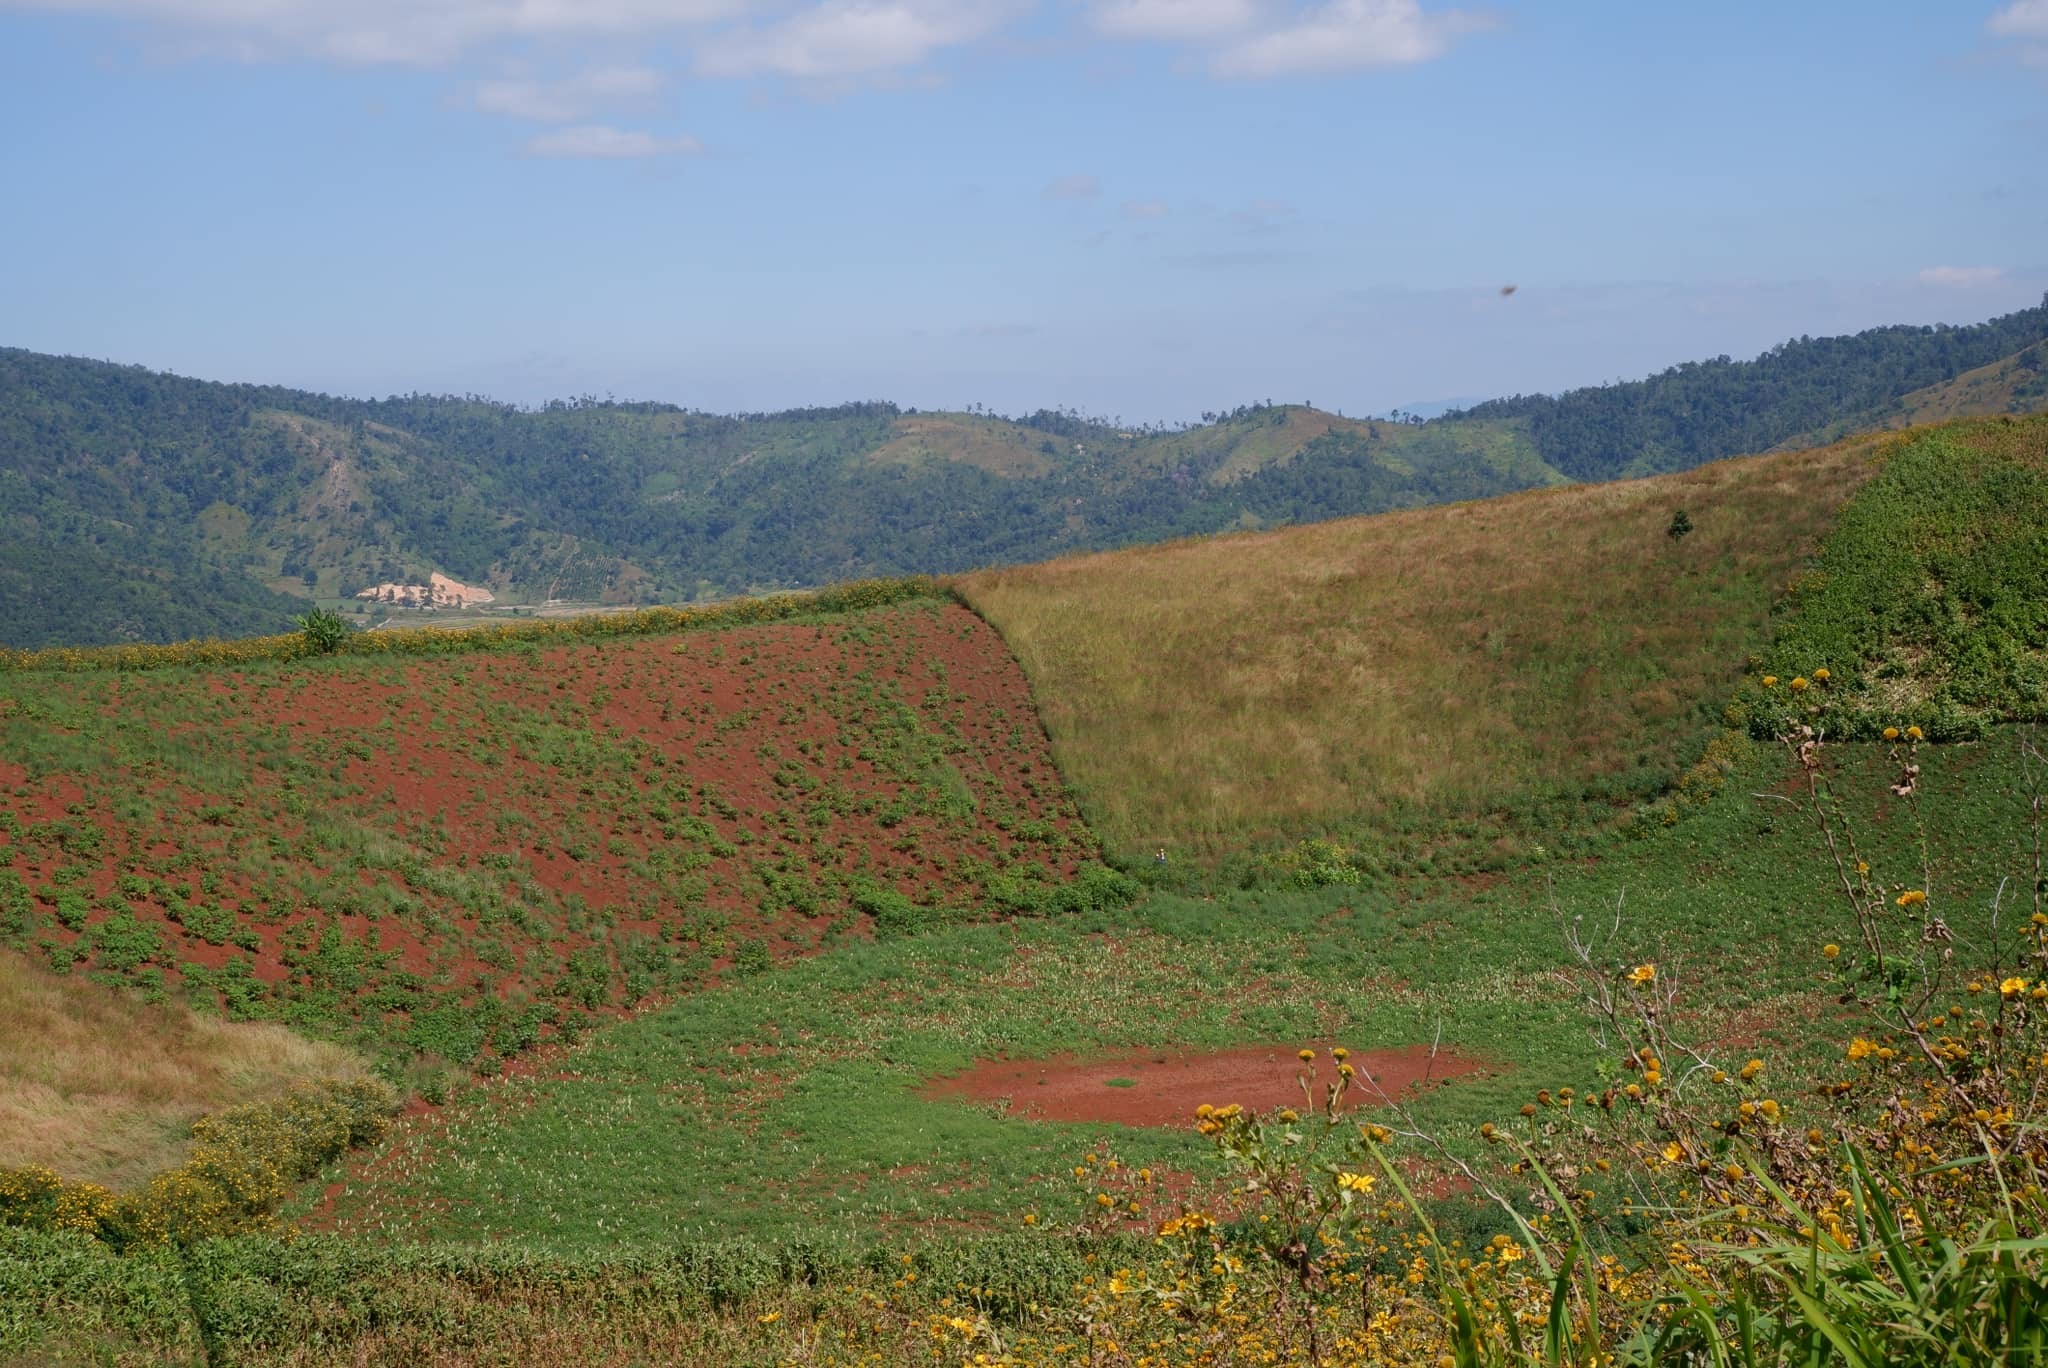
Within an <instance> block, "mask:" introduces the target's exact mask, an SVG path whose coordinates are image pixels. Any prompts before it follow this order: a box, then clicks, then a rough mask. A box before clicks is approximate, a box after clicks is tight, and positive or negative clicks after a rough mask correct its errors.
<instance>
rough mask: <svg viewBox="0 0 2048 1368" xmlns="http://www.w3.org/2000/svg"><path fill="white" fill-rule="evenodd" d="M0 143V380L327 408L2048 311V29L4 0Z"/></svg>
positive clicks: (1553, 12)
mask: <svg viewBox="0 0 2048 1368" xmlns="http://www.w3.org/2000/svg"><path fill="white" fill-rule="evenodd" d="M0 126H4V127H5V129H6V130H7V133H6V135H5V136H4V137H0V186H5V187H6V198H5V201H4V202H0V203H4V207H0V262H4V266H0V345H13V346H23V347H31V348H35V349H38V350H44V351H57V352H67V353H74V354H79V355H87V356H97V357H107V358H111V359H114V360H119V361H129V362H139V363H142V364H145V365H149V366H152V367H158V368H162V369H169V370H175V371H178V372H180V373H183V374H190V375H199V376H204V377H207V378H213V379H235V380H259V381H270V382H278V383H285V384H293V385H300V386H305V387H309V388H316V389H322V390H328V391H335V392H343V393H353V394H385V393H391V392H401V391H411V390H425V391H435V392H440V391H456V392H461V391H476V392H482V393H487V394H492V395H495V396H498V397H501V398H507V399H514V400H520V401H527V402H532V401H538V400H541V399H545V398H548V397H552V396H558V395H573V394H583V393H595V394H600V395H601V394H607V393H609V394H615V395H617V396H618V397H620V398H629V397H630V398H649V399H662V400H668V401H671V402H675V403H682V404H688V405H693V406H697V407H702V408H709V409H716V410H731V409H736V408H772V407H782V406H787V405H794V404H808V403H830V402H836V401H839V400H842V399H851V398H892V399H895V400H897V401H898V402H900V403H903V404H906V405H917V406H920V407H959V406H962V405H965V404H968V403H983V404H987V405H989V406H991V407H993V408H996V409H1000V410H1004V411H1011V412H1017V411H1023V410H1027V409H1031V408H1036V407H1038V406H1040V405H1060V404H1067V405H1075V406H1079V407H1082V408H1085V409H1087V410H1089V411H1091V412H1095V413H1099V414H1102V415H1105V416H1108V415H1121V416H1123V417H1124V418H1126V419H1128V420H1133V421H1135V420H1149V419H1159V418H1164V419H1178V418H1186V417H1192V416H1195V415H1197V414H1199V413H1200V412H1201V411H1203V410H1205V409H1211V408H1227V407H1230V406H1233V405H1235V404H1238V403H1242V402H1246V401H1250V400H1256V399H1267V398H1271V399H1276V400H1288V401H1300V400H1313V401H1314V402H1316V403H1318V404H1320V405H1322V406H1324V407H1327V408H1338V409H1342V410H1343V411H1345V412H1348V413H1365V412H1381V411H1385V410H1386V409H1388V408H1391V407H1394V406H1397V405H1408V404H1419V403H1426V402H1428V401H1432V400H1440V399H1446V398H1452V397H1485V396H1489V395H1494V394H1500V393H1510V392H1516V391H1530V390H1539V389H1543V390H1550V389H1558V388H1563V387H1566V386H1570V385H1574V384H1584V383H1597V382H1600V381H1604V380H1610V379H1614V378H1618V377H1625V376H1635V375H1640V374H1645V373H1647V372H1649V371H1652V370H1655V369H1658V368H1660V367H1662V366H1665V365H1668V364H1670V363H1672V362H1675V361H1680V360H1685V359H1690V358H1696V357H1703V356H1711V355H1715V354H1719V353H1724V352H1725V353H1729V354H1732V355H1752V354H1754V353H1756V352H1757V351H1759V350H1762V349H1763V348H1765V347H1768V346H1770V345H1771V344H1773V343H1775V342H1777V341H1779V340H1782V339H1783V338H1785V337H1788V336H1796V335H1799V334H1814V335H1820V334H1824V333H1833V332H1842V331H1850V330H1854V329H1857V328H1862V327H1868V326H1872V325H1875V324H1879V323H1887V322H1935V321H1949V322H1971V321H1976V320H1979V319H1983V318H1986V317H1990V316H1992V315H1994V314H1998V313H2003V312H2007V311H2010V310H2012V309H2015V308H2021V307H2025V306H2028V305H2030V304H2033V303H2035V302H2036V301H2038V300H2039V299H2040V298H2041V296H2042V294H2043V292H2044V291H2048V175H2044V174H2043V168H2044V167H2048V0H1994V2H1992V3H1972V0H1941V2H1940V3H1933V2H1932V0H1912V2H1911V3H1877V2H1876V0H1861V2H1860V3H1847V2H1844V3H1823V2H1822V0H1807V2H1806V3H1801V4H1796V5H1787V4H1783V3H1744V2H1742V0H1725V2H1724V3H1719V4H1714V5H1666V4H1643V3H1625V2H1624V0H1609V2H1605V3H1576V2H1575V0H1524V2H1522V3H1516V2H1515V0H1500V2H1499V3H1493V4H1484V3H1473V4H1469V5H1453V4H1440V3H1419V2H1418V0H347V2H346V3H337V2H336V0H0ZM1509 284H1513V285H1515V286H1516V287H1517V289H1516V291H1515V293H1513V294H1512V295H1503V294H1502V293H1501V287H1503V286H1505V285H1509Z"/></svg>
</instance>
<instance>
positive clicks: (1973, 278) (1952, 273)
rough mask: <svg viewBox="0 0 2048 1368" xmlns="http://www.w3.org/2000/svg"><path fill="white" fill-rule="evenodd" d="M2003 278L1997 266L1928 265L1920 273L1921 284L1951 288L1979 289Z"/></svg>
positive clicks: (2003, 272)
mask: <svg viewBox="0 0 2048 1368" xmlns="http://www.w3.org/2000/svg"><path fill="white" fill-rule="evenodd" d="M2004 279H2005V270H2004V268H2002V267H1998V266H1929V267H1928V268H1927V269H1926V270H1924V271H1922V272H1921V273H1920V283H1921V284H1922V285H1945V286H1948V287H1950V288H1951V289H1959V290H1981V289H1983V288H1984V287H1985V286H1987V285H1997V284H1999V283H2000V282H2002V281H2003V280H2004Z"/></svg>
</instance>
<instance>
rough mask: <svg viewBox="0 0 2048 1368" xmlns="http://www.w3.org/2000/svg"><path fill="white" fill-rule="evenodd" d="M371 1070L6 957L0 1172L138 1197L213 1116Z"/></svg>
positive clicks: (254, 1027)
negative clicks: (43, 1170) (38, 1174)
mask: <svg viewBox="0 0 2048 1368" xmlns="http://www.w3.org/2000/svg"><path fill="white" fill-rule="evenodd" d="M366 1073H367V1070H366V1068H365V1066H364V1063H363V1061H362V1060H361V1059H359V1058H358V1057H356V1056H355V1055H354V1054H352V1053H350V1052H349V1051H348V1050H345V1049H343V1048H342V1047H340V1046H338V1045H331V1044H327V1043H324V1042H320V1041H312V1040H307V1039H305V1038H303V1037H301V1036H298V1035H295V1034H293V1033H292V1032H291V1031H289V1030H287V1029H285V1028H284V1027H282V1026H278V1025H274V1024H271V1023H268V1022H240V1023H236V1022H227V1021H221V1020H219V1019H217V1018H212V1017H206V1016H201V1015H199V1014H198V1013H196V1012H193V1011H192V1010H190V1009H189V1008H186V1007H183V1006H178V1005H175V1004H170V1003H164V1004H157V1005H151V1004H148V1003H145V1002H143V1001H141V1000H140V999H139V998H137V997H136V996H135V994H134V993H132V992H123V991H120V990H117V989H114V988H109V987H104V986H102V985H100V984H97V983H93V982H91V981H90V980H87V979H84V978H73V977H68V976H59V975H56V974H52V973H50V972H49V971H48V970H46V969H43V968H41V967H39V966H38V965H36V964H34V963H33V962H31V961H30V960H28V959H25V958H24V957H23V956H21V955H19V954H17V953H15V952H13V951H0V1166H18V1165H23V1164H45V1165H48V1166H49V1167H50V1168H53V1169H55V1170H56V1171H57V1172H58V1173H61V1174H63V1175H64V1176H65V1177H67V1178H74V1179H82V1180H86V1181H90V1182H96V1183H102V1184H105V1185H106V1186H108V1187H113V1188H127V1187H130V1186H133V1185H134V1184H136V1183H139V1182H141V1181H144V1180H146V1179H147V1178H149V1177H150V1176H151V1175H152V1174H155V1173H159V1172H162V1171H163V1170H165V1169H169V1168H173V1167H175V1166H176V1165H177V1164H179V1163H181V1162H182V1161H183V1160H184V1157H185V1151H186V1147H187V1145H188V1143H189V1139H190V1136H189V1128H190V1126H191V1124H192V1122H193V1121H195V1120H197V1119H198V1118H199V1117H201V1116H203V1115H205V1114H206V1113H208V1112H215V1111H219V1110H221V1109H223V1108H226V1107H231V1106H234V1105H236V1104H238V1103H242V1102H250V1101H256V1100H259V1099H261V1098H265V1097H270V1096H273V1095H275V1094H277V1093H280V1092H282V1091H284V1089H286V1088H287V1087H289V1086H290V1085H291V1084H293V1083H295V1082H298V1081H300V1080H303V1079H316V1078H358V1077H362V1076H364V1075H365V1074H366Z"/></svg>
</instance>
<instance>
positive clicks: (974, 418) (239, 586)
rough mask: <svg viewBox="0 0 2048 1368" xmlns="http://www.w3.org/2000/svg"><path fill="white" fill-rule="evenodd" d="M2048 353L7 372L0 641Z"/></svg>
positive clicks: (1615, 462) (1332, 469)
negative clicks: (1586, 380) (734, 407)
mask: <svg viewBox="0 0 2048 1368" xmlns="http://www.w3.org/2000/svg"><path fill="white" fill-rule="evenodd" d="M2044 338H2048V304H2044V306H2043V307H2041V308H2037V309H2032V310H2027V311H2024V312H2021V313H2016V314H2012V315H2008V316H2007V317H2005V318H2001V319H1995V320H1992V321H1991V322H1988V323H1984V324H1978V325H1975V326H1971V327H1960V328H1937V329H1927V328H1883V329H1877V330H1875V331H1872V332H1868V333H1861V334H1858V335H1857V336H1855V337H1850V338H1833V339H1821V340H1812V339H1801V340H1799V341H1797V342H1791V343H1787V344H1785V345H1784V346H1782V347H1779V348H1776V349H1774V350H1773V351H1771V352H1769V353H1767V354H1766V355H1764V356H1763V357H1760V358H1758V359H1757V360H1755V361H1748V362H1734V361H1729V360H1728V359H1726V358H1721V359H1719V360H1715V361H1710V362H1703V363H1698V364H1693V365H1687V366H1680V367H1676V368H1674V369H1672V370H1670V371H1666V372H1664V373H1663V374H1661V375H1658V376H1653V377H1651V378H1650V379H1648V380H1643V381H1636V382H1632V383H1629V384H1624V385H1613V386H1607V387H1605V388H1600V389H1589V390H1577V391H1573V392H1571V393H1568V394H1565V395H1563V396H1559V397H1556V398H1550V397H1543V396H1538V397H1535V398H1517V399H1508V400H1501V401H1497V402H1494V403H1490V404H1484V405H1481V406H1479V407H1477V408H1474V409H1470V410H1467V411H1465V412H1464V413H1460V414H1450V415H1446V416H1445V417H1443V418H1439V419H1435V420H1433V421H1430V422H1428V423H1417V422H1412V421H1385V420H1371V419H1367V420H1359V419H1352V418H1343V417H1339V416H1337V415H1334V414H1329V413H1324V412H1321V411H1319V410H1317V409H1314V408H1310V407H1307V406H1305V405H1273V404H1255V405H1250V406H1246V407H1242V408H1238V409H1236V410H1233V411H1230V412H1223V413H1213V414H1205V415H1203V422H1202V423H1201V424H1200V425H1199V426H1188V427H1183V428H1164V427H1153V428H1144V429H1136V430H1133V429H1127V428H1122V427H1118V426H1116V425H1114V424H1110V423H1105V422H1102V421H1099V420H1095V419H1091V418H1088V417H1086V416H1084V415H1080V414H1076V413H1072V412H1069V411H1064V410H1043V411H1040V412H1038V413H1034V414H1030V415H1027V416H1025V417H1022V418H1018V419H1008V418H1000V417H996V416H993V415H990V414H986V413H978V412H977V413H919V412H916V411H914V410H901V409H898V408H897V407H896V406H895V405H894V404H888V403H855V404H845V405H841V406H839V407H835V408H815V409H798V410H791V411H788V412H783V413H769V414H735V415H713V414H705V413H698V412H694V411H690V410H685V409H681V408H675V407H672V406H668V405H662V404H633V403H612V402H599V401H597V400H594V399H579V400H572V401H558V402H552V403H549V404H546V405H544V406H542V407H540V408H538V409H528V408H520V407H516V406H513V405H507V404H499V403H494V402H491V401H489V400H486V399H482V398H478V397H475V396H467V397H436V396H423V395H410V396H404V397H394V398H390V399H384V400H376V401H360V400H351V399H338V398H333V397H329V396H325V395H319V394H312V393H306V392H302V391H297V390H289V389H282V388H276V387H265V386H254V385H232V384H216V383H211V382H206V381H199V380H191V379H185V378H181V377H178V376H173V375H165V374H159V373H155V372H151V371H148V370H145V369H142V368H140V367H134V366H120V365H114V364H110V363H106V362H98V361H88V360H81V359H76V358H68V357H54V356H46V355H40V354H37V353H34V352H28V351H19V350H8V349H0V644H4V645H9V646H16V647H23V646H39V645H45V644H52V643H59V642H72V643H81V644H83V643H92V642H102V641H118V640H164V639H172V638H177V637H186V636H192V635H195V634H201V635H203V634H219V635H233V634H241V633H248V632H253V631H269V630H279V629H281V628H283V627H284V626H285V625H286V621H287V618H288V617H289V615H290V614H291V612H292V611H294V609H295V608H298V607H302V606H303V605H304V603H305V602H306V601H307V600H308V599H313V600H318V601H327V602H337V601H346V600H348V599H349V598H350V597H351V596H352V595H354V594H355V593H356V591H358V590H359V589H362V588H365V587H367V586H369V585H372V584H378V583H383V582H387V581H399V582H405V583H417V582H420V581H423V580H424V579H425V578H426V577H427V575H428V574H429V573H430V572H435V571H438V572H441V573H444V574H448V575H451V576H453V577H455V578H456V579H458V580H462V581H464V582H466V583H470V584H476V585H482V586H485V587H488V588H489V589H491V590H492V591H493V592H494V593H496V594H497V595H498V597H499V600H500V601H501V602H504V603H539V602H542V601H545V600H550V599H568V600H586V601H588V600H603V601H608V602H614V603H632V602H647V601H654V600H673V599H683V598H693V597H703V596H709V595H719V594H730V593H744V592H748V591H752V590H759V589H767V588H784V587H792V586H800V585H808V584H817V583H823V582H829V581H835V580H843V579H850V578H856V577H862V576H868V575H887V574H900V573H915V572H926V573H947V572H951V571H956V570H963V569H968V568H972V567H976V566H983V565H994V564H1003V563H1015V562H1025V561H1035V560H1041V559H1044V558H1047V557H1049V556H1053V555H1057V554H1060V553H1062V552H1068V551H1078V550H1094V549H1104V548H1111V547H1117V546H1124V545H1130V544H1134V543H1140V542H1147V541H1156V540H1161V539H1165V538H1169V537H1174V536H1182V535H1190V534H1200V533H1206V532H1214V531H1221V530H1225V529H1229V528H1240V527H1260V526H1271V525H1276V524H1282V523H1295V522H1309V521H1316V520H1320V519H1325V518H1333V517H1339V516H1344V515H1349V514H1355V513H1370V512H1381V511H1386V510H1391V509H1398V508H1407V507H1415V506H1420V505H1424V504H1431V503H1441V502H1445V501H1448V500H1456V499H1469V498H1482V497H1486V496H1489V495H1493V494H1499V493H1504V492H1508V491H1511V490H1518V489H1527V488H1532V487H1537V486H1542V485H1548V484H1556V483H1562V482H1567V481H1570V480H1588V479H1607V478H1613V477H1615V476H1618V475H1624V474H1637V473H1644V472H1649V471H1664V470H1678V469H1685V468H1690V467H1691V466H1694V465H1698V464H1700V463H1702V462H1704V461H1708V460H1712V459H1715V458H1718V457H1722V456H1728V455H1733V454H1738V453H1741V452H1746V451H1756V450H1764V449H1767V448H1770V447H1774V446H1780V445H1785V444H1804V443H1807V442H1813V441H1820V440H1824V439H1825V438H1826V437H1828V436H1830V435H1832V433H1833V432H1834V431H1835V430H1836V429H1839V428H1840V427H1841V426H1842V425H1844V424H1849V423H1853V424H1855V425H1857V426H1866V425H1872V424H1876V423H1881V422H1884V421H1886V420H1888V419H1889V418H1891V417H1892V416H1893V415H1895V414H1897V413H1902V412H1907V411H1909V410H1912V411H1917V408H1918V407H1920V406H1922V405H1924V404H1925V403H1926V402H1929V401H1928V399H1927V395H1928V394H1929V393H1936V392H1940V387H1942V386H1944V385H1953V384H1955V383H1961V382H1960V381H1959V377H1966V376H1968V375H1970V374H1972V373H1975V372H1977V371H1979V370H1981V369H1982V368H1984V367H1986V366H1987V365H1994V363H1998V364H1997V365H1994V371H1995V373H1996V375H1997V376H1998V377H2001V378H2000V379H1999V380H1998V381H1997V383H1996V384H1995V385H1987V384H1985V383H1976V382H1970V383H1974V384H1975V385H1976V388H1975V389H1974V390H1972V394H1973V395H1974V396H1975V398H1974V399H1973V401H1972V402H1976V403H1977V404H1978V407H1980V408H1981V407H1982V403H1983V402H1990V401H1988V400H1985V399H1984V394H1989V393H1991V391H1992V390H1993V389H1996V391H1997V395H1998V396H1999V397H1998V400H1997V401H1998V402H2001V403H2003V404H2004V405H2005V406H2007V407H2009V408H2012V409H2015V410H2024V409H2027V408H2035V407H2043V406H2048V394H2044V393H2042V392H2041V391H2042V390H2043V386H2042V385H2040V384H2033V383H2031V382H2032V380H2033V379H2034V375H2035V371H2034V370H2030V369H2027V367H2028V365H2029V364H2030V358H2031V357H2035V356H2038V354H2039V346H2038V344H2039V343H2041V342H2042V341H2043V339H2044ZM2029 348H2034V351H2032V352H2029V351H2028V350H2027V349H2029ZM2000 366H2002V369H2001V368H1999V367H2000ZM1930 387H1934V388H1933V389H1932V390H1930ZM1978 390H1982V391H1983V392H1984V394H1978V393H1977V391H1978ZM1908 396H1917V397H1915V398H1912V399H1909V398H1908Z"/></svg>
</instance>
